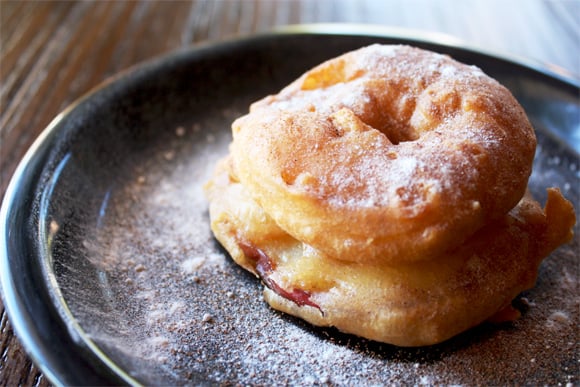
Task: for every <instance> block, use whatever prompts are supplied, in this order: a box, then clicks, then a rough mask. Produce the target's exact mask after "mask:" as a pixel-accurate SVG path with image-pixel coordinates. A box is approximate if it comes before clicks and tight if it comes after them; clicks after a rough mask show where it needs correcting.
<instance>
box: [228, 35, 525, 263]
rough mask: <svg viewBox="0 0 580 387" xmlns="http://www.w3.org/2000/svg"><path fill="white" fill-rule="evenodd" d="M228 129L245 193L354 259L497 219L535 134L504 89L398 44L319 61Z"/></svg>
mask: <svg viewBox="0 0 580 387" xmlns="http://www.w3.org/2000/svg"><path fill="white" fill-rule="evenodd" d="M232 128H233V138H234V139H233V143H232V146H231V154H232V156H233V157H232V160H233V165H234V170H235V174H236V175H237V177H238V178H239V179H240V181H241V183H242V184H243V185H244V186H245V187H246V188H247V189H248V191H249V192H250V194H251V196H252V198H253V199H254V200H255V201H256V202H257V203H258V204H259V205H260V206H261V207H262V208H263V209H264V210H265V212H266V213H267V214H268V215H269V216H270V217H272V219H273V220H274V221H275V222H276V224H278V225H279V226H280V227H281V228H282V229H283V230H284V231H285V232H287V233H288V234H290V235H291V236H292V237H294V238H296V239H297V240H300V241H303V242H304V243H307V244H308V245H310V246H312V247H313V248H315V249H317V250H318V251H320V252H321V253H323V254H325V255H327V256H329V257H332V258H333V259H338V260H343V261H355V262H366V261H377V260H378V261H382V262H390V263H396V262H413V261H418V260H424V259H428V258H429V257H434V256H438V255H440V254H441V253H443V252H445V251H447V250H449V249H450V248H453V247H456V246H459V245H460V244H461V243H462V242H463V241H464V240H466V239H467V238H468V237H469V236H471V235H472V234H473V233H474V232H475V231H476V230H478V229H479V228H481V227H482V226H483V225H484V224H487V223H488V222H490V221H493V220H497V219H501V218H502V217H503V216H504V215H505V213H507V212H508V211H509V210H510V209H511V208H513V207H514V206H515V205H516V204H517V203H518V201H519V200H520V198H521V197H522V195H523V194H524V192H525V189H526V186H527V181H528V178H529V175H530V173H531V165H532V160H533V157H534V150H535V145H536V140H535V136H534V131H533V129H532V127H531V125H530V123H529V122H528V119H527V118H526V115H525V113H524V111H523V109H522V108H521V107H520V105H519V104H518V103H517V102H516V100H515V99H514V97H513V96H512V95H511V94H510V92H509V91H508V90H507V89H506V88H504V87H503V86H501V85H500V84H499V83H498V82H496V81H495V80H493V79H491V78H490V77H488V76H486V75H485V74H484V73H483V72H482V71H481V70H479V69H478V68H476V67H470V66H467V65H464V64H461V63H458V62H456V61H454V60H452V59H451V58H449V57H447V56H443V55H440V54H436V53H432V52H428V51H424V50H421V49H417V48H411V47H407V46H382V45H373V46H369V47H365V48H362V49H359V50H357V51H353V52H350V53H347V54H345V55H343V56H340V57H338V58H335V59H332V60H330V61H327V62H325V63H323V64H321V65H319V66H317V67H315V68H314V69H312V70H310V71H308V72H307V73H305V74H304V75H303V76H302V77H300V78H299V79H297V80H296V81H295V82H293V83H292V84H290V85H289V86H288V87H286V88H285V89H283V90H282V91H281V92H280V93H279V94H278V95H275V96H270V97H267V98H265V99H263V100H262V101H259V102H257V103H255V104H253V105H252V106H251V109H250V113H249V114H247V115H246V116H244V117H241V118H239V119H238V120H236V121H235V122H234V123H233V125H232Z"/></svg>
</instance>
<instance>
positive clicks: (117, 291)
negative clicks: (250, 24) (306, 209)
mask: <svg viewBox="0 0 580 387" xmlns="http://www.w3.org/2000/svg"><path fill="white" fill-rule="evenodd" d="M333 28H335V27H331V28H330V29H329V28H328V27H316V28H315V29H314V30H313V29H312V27H310V29H309V28H304V27H302V28H295V29H290V30H287V31H285V32H281V33H275V34H269V35H264V36H256V37H251V38H248V39H242V40H235V41H229V42H225V43H221V44H217V45H210V46H202V47H197V48H193V49H191V50H186V51H182V52H177V53H174V54H172V55H169V56H167V57H164V58H161V59H159V60H155V61H153V62H150V63H147V64H145V65H142V66H139V67H137V68H134V69H131V70H130V71H128V72H126V73H125V74H123V75H121V76H119V77H117V78H116V79H114V80H112V81H110V82H108V83H107V84H105V85H104V86H102V87H101V88H99V89H98V90H96V91H95V92H93V93H91V94H90V95H89V96H87V97H85V98H83V99H82V100H80V101H79V102H78V103H76V104H75V105H74V106H73V107H71V108H70V109H68V110H67V111H65V112H64V113H63V114H62V115H60V116H59V117H58V118H56V119H55V121H54V122H53V123H52V124H51V125H50V126H49V127H48V128H47V129H46V130H45V131H44V133H43V134H42V136H41V138H40V139H39V140H38V141H37V142H36V143H35V145H34V146H33V147H32V149H31V150H30V152H29V153H28V154H27V155H26V157H25V159H24V160H23V162H22V164H21V165H20V167H19V168H18V170H17V172H16V174H15V176H14V178H13V181H12V182H11V185H10V187H9V189H8V191H7V193H6V197H5V200H4V204H3V207H2V213H1V222H2V223H1V225H0V229H1V230H2V232H1V236H0V246H1V250H0V259H1V260H0V264H1V265H0V266H1V267H0V269H1V279H2V291H3V297H4V303H5V307H6V309H7V311H8V314H9V317H10V320H11V322H12V324H13V326H14V329H15V331H16V333H17V335H18V337H19V338H20V340H21V341H22V343H23V345H24V347H25V348H26V350H27V351H28V353H29V354H30V355H31V356H32V358H33V359H34V361H35V362H36V363H37V364H38V366H39V367H40V368H41V369H42V370H43V371H44V372H45V374H46V375H47V376H48V377H49V379H50V380H51V381H53V382H54V383H56V384H66V385H77V384H91V385H94V384H101V383H104V384H125V383H143V384H205V383H207V384H217V383H219V384H221V383H224V384H262V385H270V384H290V383H291V384H300V385H309V384H312V385H320V384H337V385H359V384H385V383H393V382H394V383H405V384H407V383H412V384H421V383H426V384H440V383H444V384H494V385H497V384H513V383H516V384H557V383H563V384H566V383H569V382H572V383H574V382H577V380H576V377H577V375H578V374H579V369H578V359H577V354H578V353H579V352H580V351H579V349H580V348H579V347H578V342H577V330H576V329H577V327H578V324H579V323H580V319H579V312H578V311H579V308H578V298H577V297H578V295H577V289H578V287H577V286H578V270H577V269H578V266H577V265H578V262H577V258H578V257H577V249H578V237H576V239H575V240H574V242H573V244H572V245H570V246H565V247H562V248H561V249H559V250H558V251H557V252H555V253H554V254H553V255H552V256H551V257H550V259H548V260H547V261H546V262H545V263H544V264H543V266H542V268H541V272H540V276H539V280H538V284H537V287H536V288H534V289H533V290H530V291H528V292H526V293H524V294H522V295H521V297H519V298H518V300H517V303H518V305H519V306H520V307H521V309H522V310H523V318H521V319H520V320H518V321H516V322H515V323H513V324H506V325H499V326H491V325H485V324H484V325H482V326H480V327H477V328H475V329H472V330H470V331H469V332H466V333H464V334H462V335H460V336H458V337H456V338H454V339H452V340H450V341H448V342H446V343H443V344H441V345H437V346H433V347H429V348H416V349H401V348H396V347H392V346H389V345H385V344H379V343H375V342H370V341H366V340H361V339H358V338H356V337H353V336H348V335H343V334H340V333H339V332H336V331H335V330H333V329H318V328H313V327H311V326H309V325H308V324H305V323H303V322H301V321H300V320H297V319H294V318H292V317H288V316H286V315H282V314H280V313H278V312H275V311H273V310H271V309H269V308H268V307H267V306H266V305H265V304H264V302H263V301H262V299H261V285H260V284H259V283H258V281H257V280H256V279H255V278H253V277H252V276H251V275H249V274H247V273H245V272H244V271H243V270H241V269H239V268H238V267H237V266H235V265H234V264H232V263H231V261H230V260H229V258H228V257H227V255H226V254H225V253H224V251H223V250H222V249H220V247H219V245H218V244H217V243H216V242H215V241H214V240H213V238H212V236H211V234H210V231H209V228H208V218H207V211H206V202H205V199H204V197H203V194H202V185H203V183H204V182H205V181H206V180H207V178H208V176H209V174H210V173H211V170H212V167H213V165H214V163H215V162H216V160H217V159H218V158H219V157H221V156H222V155H224V154H225V153H226V152H227V144H228V142H229V140H230V132H229V125H230V122H231V121H232V120H233V119H234V118H235V117H237V116H238V115H240V114H242V113H244V112H245V111H246V109H247V107H248V105H249V103H250V102H251V101H253V100H255V99H257V98H260V97H262V96H264V95H266V94H268V93H272V92H275V91H276V90H278V89H280V88H281V87H282V86H283V85H285V84H287V83H288V82H290V81H291V80H293V79H294V78H296V77H297V76H298V75H299V74H300V73H302V72H303V71H305V70H306V69H308V68H309V67H311V66H313V65H315V64H317V63H319V62H321V61H323V60H325V59H328V58H330V57H333V56H336V55H338V54H340V53H343V52H345V51H348V50H351V49H355V48H358V47H361V46H363V45H367V44H370V43H375V42H381V43H408V44H412V45H416V46H420V47H424V48H428V49H432V50H435V51H439V52H443V53H448V54H450V55H452V56H453V57H455V58H456V59H458V60H460V61H463V62H466V63H470V64H475V65H478V66H480V67H481V68H483V70H484V71H486V72H487V73H488V74H490V75H491V76H493V77H495V78H497V79H498V80H499V81H500V82H502V83H503V84H505V85H506V86H507V87H509V88H510V89H511V90H512V91H513V93H514V94H515V96H516V97H517V98H518V99H519V100H520V101H521V103H522V104H523V105H524V107H525V108H526V110H527V112H528V113H529V116H530V118H531V121H532V122H533V124H534V126H535V128H536V129H537V132H538V139H539V146H538V151H537V157H536V161H535V172H534V174H533V176H532V178H531V181H530V188H531V190H532V191H533V193H534V194H535V195H536V196H537V197H538V198H539V199H540V200H544V198H545V191H544V189H545V187H548V186H558V187H560V188H561V189H562V191H563V192H564V194H565V195H566V196H567V197H568V198H569V199H571V200H572V201H573V202H574V203H575V205H576V208H580V205H579V201H578V198H579V192H578V191H579V186H580V185H579V184H578V182H579V172H578V171H579V163H578V154H577V153H576V151H575V150H574V148H576V149H578V147H579V142H578V139H579V137H578V136H579V122H578V117H579V111H580V108H579V102H578V93H579V88H578V84H577V83H575V82H573V81H571V80H567V79H566V77H565V76H562V75H557V74H553V73H548V72H547V71H545V70H542V68H541V67H538V66H530V65H529V64H522V63H518V62H516V61H513V60H508V59H505V58H501V57H498V56H494V55H489V54H484V53H481V52H478V51H476V50H472V49H467V48H464V47H461V46H459V45H457V44H455V43H449V42H448V41H444V40H440V39H439V38H437V37H435V38H433V37H429V36H425V35H423V36H421V35H416V34H409V33H400V32H399V31H397V32H396V33H392V31H385V30H381V29H376V30H372V29H369V28H368V27H365V28H360V29H357V28H356V27H352V26H351V27H348V28H349V29H348V31H346V30H345V28H344V27H342V30H340V31H339V30H336V29H333ZM337 31H338V32H337ZM446 42H447V43H446ZM248 151H251V150H248Z"/></svg>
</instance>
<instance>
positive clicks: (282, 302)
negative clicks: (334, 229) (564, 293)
mask: <svg viewBox="0 0 580 387" xmlns="http://www.w3.org/2000/svg"><path fill="white" fill-rule="evenodd" d="M207 192H208V196H209V198H210V217H211V227H212V230H213V231H214V234H215V236H216V238H217V239H218V240H219V241H220V242H221V243H222V245H223V246H224V247H225V248H226V249H227V250H228V251H229V252H230V254H231V256H232V258H233V259H234V260H235V261H236V262H237V263H238V264H239V265H241V266H242V267H244V268H245V269H247V270H249V271H251V272H252V273H254V274H256V275H257V276H259V277H260V278H261V279H262V281H263V282H264V284H265V285H266V286H265V287H264V298H265V300H266V301H267V302H268V303H269V304H270V305H271V306H272V307H273V308H275V309H278V310H281V311H283V312H286V313H289V314H291V315H294V316H298V317H300V318H303V319H304V320H306V321H308V322H310V323H312V324H314V325H319V326H334V327H336V328H338V329H339V330H341V331H343V332H346V333H353V334H356V335H358V336H362V337H365V338H369V339H373V340H377V341H381V342H387V343H390V344H395V345H399V346H421V345H431V344H435V343H439V342H442V341H444V340H446V339H448V338H450V337H452V336H455V335H456V334H458V333H460V332H463V331H464V330H467V329H469V328H471V327H473V326H475V325H477V324H479V323H481V322H483V321H485V320H487V319H490V318H491V319H493V320H496V321H497V320H499V319H506V312H507V314H508V316H507V318H508V319H509V318H510V316H509V315H510V314H511V315H512V316H511V317H513V313H517V312H516V311H515V310H514V309H512V308H511V301H512V300H513V299H514V298H515V297H516V296H517V295H518V294H519V293H520V292H521V291H523V290H525V289H528V288H531V287H533V285H534V283H535V280H536V276H537V272H538V266H539V265H540V263H541V261H542V259H543V258H544V257H545V256H547V255H548V254H549V253H550V252H551V251H552V250H553V249H555V248H556V247H557V246H559V245H560V244H561V243H563V242H566V241H568V240H570V239H571V237H572V232H571V227H572V226H573V225H574V223H575V214H574V209H573V207H572V205H571V203H570V202H568V201H567V200H565V199H564V198H563V197H562V195H561V194H560V192H559V191H558V190H556V189H549V190H548V200H547V203H546V206H545V208H544V210H542V208H541V207H540V206H539V204H538V203H537V202H535V201H534V200H532V199H531V198H530V197H529V196H526V197H524V198H523V199H522V200H521V201H520V202H519V203H518V205H517V206H516V207H515V208H514V209H512V210H511V211H510V212H509V213H508V214H506V215H504V216H503V217H501V218H499V219H496V220H494V221H493V222H491V223H489V224H487V225H486V226H484V227H482V228H481V229H480V230H478V231H477V232H476V233H475V234H474V235H472V236H471V237H470V238H468V239H467V240H466V241H465V242H464V243H463V244H462V245H461V246H459V247H457V248H455V249H452V250H451V251H449V252H447V253H445V254H442V255H441V256H438V257H436V258H435V259H432V260H427V261H420V262H409V263H403V264H400V265H391V264H387V263H384V262H379V263H377V262H363V263H354V262H348V261H344V260H342V261H340V260H335V259H331V258H328V257H325V256H324V255H323V254H321V253H320V252H319V251H317V250H316V249H314V248H312V247H311V246H309V245H307V244H305V243H303V242H301V241H299V240H297V239H295V238H293V237H292V236H290V235H289V234H287V233H286V232H285V231H284V230H282V229H281V228H280V227H278V225H277V224H276V222H274V221H273V219H272V218H270V217H269V216H268V214H267V213H266V212H265V211H264V210H263V209H262V208H261V207H260V206H259V205H258V204H257V203H256V202H255V201H254V200H253V199H252V197H251V195H250V194H249V192H248V190H247V189H246V188H245V187H244V186H243V185H242V184H240V183H239V182H238V181H237V179H236V177H235V174H233V173H232V171H231V163H230V160H229V159H226V160H225V161H223V162H222V163H220V165H219V167H218V168H217V169H216V174H215V177H214V179H213V180H212V181H211V183H210V184H209V185H208V187H207Z"/></svg>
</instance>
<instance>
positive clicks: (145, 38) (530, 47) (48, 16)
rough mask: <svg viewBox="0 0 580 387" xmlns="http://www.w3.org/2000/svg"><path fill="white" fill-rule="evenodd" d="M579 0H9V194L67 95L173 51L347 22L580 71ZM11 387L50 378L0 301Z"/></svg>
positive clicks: (2, 380) (1, 72)
mask: <svg viewBox="0 0 580 387" xmlns="http://www.w3.org/2000/svg"><path fill="white" fill-rule="evenodd" d="M579 15H580V2H577V1H575V0H570V1H567V0H561V1H558V0H551V1H539V0H526V1H509V0H501V1H495V0H480V1H468V0H460V1H455V0H434V1H431V0H365V1H361V0H352V1H349V0H300V1H299V0H279V1H272V0H240V1H234V0H225V1H212V0H192V1H93V2H91V1H89V2H69V1H66V2H53V1H43V2H41V1H26V2H24V1H2V2H0V196H3V194H4V191H5V190H6V187H7V185H8V182H9V179H10V177H11V175H12V174H13V172H14V170H15V168H16V166H17V164H18V162H19V160H20V159H21V158H22V156H23V155H24V153H25V151H26V150H27V149H28V147H29V146H30V145H31V143H32V141H33V140H34V139H35V138H36V137H37V136H38V135H39V133H40V132H41V131H42V130H43V128H45V127H46V125H47V124H48V123H49V122H50V121H51V119H52V118H53V117H55V116H56V115H57V114H58V113H59V112H60V111H61V110H63V109H64V108H65V107H66V106H67V105H68V104H70V103H71V102H72V101H74V100H75V99H76V98H78V97H80V96H81V95H82V94H84V93H85V92H87V91H88V90H90V89H91V88H92V87H94V86H96V85H97V84H99V83H100V82H102V81H103V80H104V79H106V78H107V77H109V76H111V75H113V74H115V73H117V72H119V71H120V70H123V69H126V68H127V67H129V66H131V65H133V64H136V63H139V62H141V61H144V60H147V59H150V58H152V57H155V56H159V55H162V54H164V53H167V52H170V51H172V50H175V49H178V48H181V47H184V46H188V45H192V44H196V43H199V42H206V41H210V42H213V41H219V40H222V39H226V38H229V37H232V36H237V35H248V34H253V33H259V32H266V31H269V30H271V29H272V28H274V27H276V26H281V25H287V24H297V23H317V22H348V23H365V24H366V23H368V24H377V25H384V26H392V27H404V28H412V29H418V30H426V31H432V32H439V33H445V34H449V35H451V36H454V37H456V38H459V39H462V40H464V41H465V42H466V43H467V44H468V45H470V46H475V47H480V48H482V49H485V50H491V51H496V52H499V53H505V54H508V55H512V56H516V57H521V58H525V59H526V60H532V61H539V62H543V63H546V64H549V66H550V67H551V68H552V69H553V70H555V71H558V72H562V73H566V74H568V75H571V76H573V77H575V78H577V79H578V78H580V55H579V53H580V17H579ZM0 316H1V322H0V355H1V357H0V386H3V385H23V386H32V385H40V386H45V385H48V384H50V381H49V380H47V379H46V378H45V377H44V376H43V375H42V373H41V371H40V370H39V369H38V368H36V367H35V366H34V365H33V364H32V363H31V361H30V360H29V358H28V357H27V355H26V353H25V351H24V350H23V348H22V347H21V345H20V344H19V342H18V339H17V338H16V337H15V336H14V333H13V330H12V328H11V325H10V322H9V320H8V317H7V315H6V313H5V311H4V308H3V306H2V304H1V303H0Z"/></svg>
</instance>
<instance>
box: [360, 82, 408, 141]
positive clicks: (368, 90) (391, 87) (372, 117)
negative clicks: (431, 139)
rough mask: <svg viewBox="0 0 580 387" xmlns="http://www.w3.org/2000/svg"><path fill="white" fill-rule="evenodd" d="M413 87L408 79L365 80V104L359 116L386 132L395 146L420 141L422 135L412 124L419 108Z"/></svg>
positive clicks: (370, 124)
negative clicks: (412, 119)
mask: <svg viewBox="0 0 580 387" xmlns="http://www.w3.org/2000/svg"><path fill="white" fill-rule="evenodd" d="M412 88H413V87H412V85H410V84H409V81H406V80H393V79H384V78H372V79H368V80H365V81H364V86H363V91H362V92H361V94H362V97H363V98H361V99H362V100H365V104H364V105H361V106H357V107H356V108H357V110H358V111H357V113H358V116H359V117H360V119H361V120H362V121H363V122H364V123H365V124H367V125H369V126H371V127H372V128H374V129H376V130H378V131H380V132H381V133H383V134H384V135H385V136H386V137H387V138H388V139H389V141H390V142H391V143H392V144H394V145H398V144H400V143H402V142H407V141H415V140H417V139H418V138H419V133H418V132H417V131H416V130H415V128H414V127H413V126H412V125H411V117H412V116H413V112H414V111H415V108H416V99H415V98H414V96H413V95H414V93H413V92H412V91H411V90H412Z"/></svg>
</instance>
